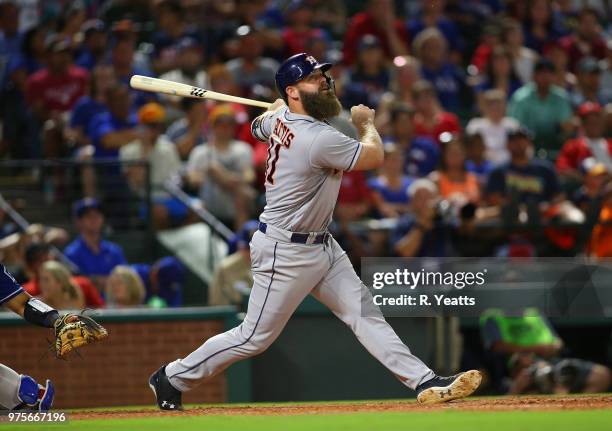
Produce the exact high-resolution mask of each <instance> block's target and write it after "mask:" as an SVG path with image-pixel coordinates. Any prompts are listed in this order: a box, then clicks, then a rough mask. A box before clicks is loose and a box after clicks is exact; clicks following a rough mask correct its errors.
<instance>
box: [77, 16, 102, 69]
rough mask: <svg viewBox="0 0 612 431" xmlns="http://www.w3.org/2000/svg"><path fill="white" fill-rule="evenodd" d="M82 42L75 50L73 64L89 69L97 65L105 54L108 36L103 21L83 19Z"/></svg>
mask: <svg viewBox="0 0 612 431" xmlns="http://www.w3.org/2000/svg"><path fill="white" fill-rule="evenodd" d="M81 33H82V34H83V43H82V45H81V47H80V49H78V50H77V53H76V57H75V58H76V60H75V64H76V65H77V66H80V67H82V68H83V69H87V70H89V71H91V70H92V69H93V68H94V67H96V66H97V65H99V64H100V63H101V62H102V60H103V59H104V54H106V47H107V42H108V37H107V33H106V29H105V27H104V23H103V22H102V21H100V20H99V19H91V20H89V21H85V22H84V23H83V25H82V26H81Z"/></svg>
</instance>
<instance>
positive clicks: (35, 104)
mask: <svg viewBox="0 0 612 431" xmlns="http://www.w3.org/2000/svg"><path fill="white" fill-rule="evenodd" d="M47 52H48V57H47V67H46V68H44V69H41V70H39V71H38V72H36V73H34V74H33V75H31V76H30V77H29V78H28V81H27V84H26V99H27V101H28V104H29V106H30V109H32V111H33V113H34V115H35V118H36V119H37V121H38V122H39V124H40V125H41V126H43V125H44V129H43V131H44V134H43V140H44V141H43V145H44V146H43V148H44V154H45V155H46V156H47V157H62V156H66V155H68V154H67V151H68V149H67V148H66V147H65V146H64V142H63V128H64V126H65V124H66V123H67V115H68V114H69V111H70V110H71V109H72V108H73V107H74V105H75V104H76V102H77V100H78V99H79V98H81V97H82V96H84V95H85V93H86V91H87V84H88V82H87V81H88V74H87V71H86V70H85V69H82V68H80V67H77V66H75V65H74V64H72V52H71V48H70V43H69V41H68V40H66V39H62V38H60V37H58V36H53V37H51V38H50V40H49V42H48V43H47Z"/></svg>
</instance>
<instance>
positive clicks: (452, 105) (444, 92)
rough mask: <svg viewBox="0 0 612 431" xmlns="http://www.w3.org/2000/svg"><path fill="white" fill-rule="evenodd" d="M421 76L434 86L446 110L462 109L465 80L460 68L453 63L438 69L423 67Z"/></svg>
mask: <svg viewBox="0 0 612 431" xmlns="http://www.w3.org/2000/svg"><path fill="white" fill-rule="evenodd" d="M421 74H422V75H423V78H424V79H426V80H428V81H429V82H431V84H432V85H433V86H434V88H435V89H436V92H437V94H438V98H439V99H440V103H441V104H442V106H443V107H444V109H445V110H447V111H457V110H458V109H460V107H461V93H462V91H463V87H464V86H465V80H464V77H463V74H462V73H461V70H459V68H457V67H456V66H455V65H453V64H451V63H446V64H443V65H442V66H441V67H439V68H438V69H429V68H427V67H422V68H421Z"/></svg>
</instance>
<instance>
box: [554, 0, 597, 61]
mask: <svg viewBox="0 0 612 431" xmlns="http://www.w3.org/2000/svg"><path fill="white" fill-rule="evenodd" d="M559 44H560V45H561V46H562V47H563V49H565V51H566V52H567V55H568V57H569V67H570V70H571V71H573V72H577V66H578V64H579V63H580V60H581V59H582V58H584V57H594V58H596V59H598V60H602V59H604V58H605V57H606V41H605V40H604V38H603V37H602V28H601V25H600V24H599V16H598V14H597V11H596V10H595V9H592V8H589V7H586V8H584V9H582V10H581V11H580V14H579V15H578V25H577V26H576V31H575V32H574V33H573V34H570V35H569V36H565V37H564V38H562V39H561V40H560V41H559Z"/></svg>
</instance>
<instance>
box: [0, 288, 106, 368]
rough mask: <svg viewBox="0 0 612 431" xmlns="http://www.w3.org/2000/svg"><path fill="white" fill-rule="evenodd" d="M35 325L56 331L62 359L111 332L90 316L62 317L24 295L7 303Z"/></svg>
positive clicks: (50, 308)
mask: <svg viewBox="0 0 612 431" xmlns="http://www.w3.org/2000/svg"><path fill="white" fill-rule="evenodd" d="M5 305H6V306H7V307H8V308H9V309H10V310H11V311H13V312H15V313H17V314H19V315H20V316H23V318H24V319H25V320H26V321H28V322H30V323H31V324H33V325H37V326H42V327H45V328H54V330H55V350H56V355H57V356H58V357H62V356H64V355H66V354H67V353H68V352H70V351H71V350H74V349H76V348H78V347H81V346H83V345H85V344H89V343H92V342H94V341H97V340H100V339H102V338H104V337H106V336H107V334H108V333H107V331H106V329H104V327H102V326H101V325H100V324H98V323H97V322H96V321H95V320H93V319H92V318H90V317H87V316H83V315H77V314H70V313H68V314H64V315H60V314H59V312H58V311H57V310H56V309H54V308H53V307H50V306H49V305H47V304H45V303H44V302H42V301H40V300H38V299H36V298H33V297H31V296H30V295H29V294H28V293H26V292H22V293H20V294H19V295H17V296H15V297H14V298H12V299H10V300H9V301H8V302H7V303H6V304H5Z"/></svg>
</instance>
